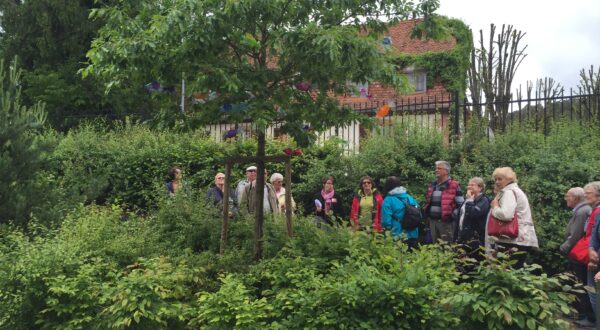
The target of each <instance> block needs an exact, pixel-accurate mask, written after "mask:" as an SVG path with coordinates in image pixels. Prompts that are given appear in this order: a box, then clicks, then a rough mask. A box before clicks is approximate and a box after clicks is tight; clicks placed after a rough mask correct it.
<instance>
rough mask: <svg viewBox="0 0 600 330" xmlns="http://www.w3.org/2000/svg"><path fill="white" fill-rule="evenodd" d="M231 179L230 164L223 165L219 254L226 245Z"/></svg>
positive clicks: (223, 251) (221, 253) (223, 250)
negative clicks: (223, 180)
mask: <svg viewBox="0 0 600 330" xmlns="http://www.w3.org/2000/svg"><path fill="white" fill-rule="evenodd" d="M230 178H231V162H229V161H228V162H227V163H226V164H225V186H224V189H223V223H222V224H221V244H220V245H219V254H220V255H223V253H225V245H226V244H227V229H228V228H227V227H228V224H229V183H230Z"/></svg>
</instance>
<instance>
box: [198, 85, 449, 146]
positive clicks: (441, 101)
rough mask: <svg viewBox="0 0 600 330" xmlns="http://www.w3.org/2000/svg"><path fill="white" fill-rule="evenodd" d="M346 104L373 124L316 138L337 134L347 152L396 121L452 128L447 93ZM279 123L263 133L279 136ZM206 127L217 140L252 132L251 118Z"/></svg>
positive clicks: (343, 128)
mask: <svg viewBox="0 0 600 330" xmlns="http://www.w3.org/2000/svg"><path fill="white" fill-rule="evenodd" d="M345 106H347V107H350V108H352V109H354V110H355V111H356V112H358V113H360V114H364V115H365V116H367V117H371V118H372V119H373V120H372V125H363V124H361V123H360V122H358V121H356V122H353V123H351V124H349V125H344V126H336V127H331V128H329V129H328V130H325V131H324V132H320V133H319V134H317V141H316V142H317V143H323V142H324V141H326V140H329V139H331V138H338V139H340V140H341V141H342V145H343V147H344V150H345V152H346V153H348V154H352V153H356V152H358V151H359V148H360V141H361V139H363V138H365V137H366V136H369V135H371V134H387V133H388V132H390V131H391V129H392V127H393V126H394V125H397V124H404V123H414V124H416V125H419V126H421V127H426V128H430V129H437V130H440V131H441V132H444V133H445V136H446V137H448V136H449V132H450V131H451V128H452V124H451V123H450V120H449V119H450V109H451V107H452V100H451V97H450V95H449V94H447V95H444V96H443V97H440V96H430V97H424V96H421V97H414V96H413V97H399V98H394V99H389V100H387V101H384V102H381V101H373V102H361V103H351V104H346V105H345ZM386 107H387V109H386ZM386 110H387V111H386ZM281 126H282V123H279V122H276V123H272V124H271V125H270V126H268V127H267V131H266V135H267V136H269V137H275V138H276V137H279V136H282V135H283V134H282V132H281ZM205 130H206V131H207V134H210V136H211V137H212V138H213V139H214V140H215V141H217V142H223V141H226V140H227V139H230V138H242V139H246V138H249V137H252V136H253V135H254V131H253V125H252V122H250V121H248V122H244V123H238V124H231V123H219V124H213V125H208V126H206V127H205Z"/></svg>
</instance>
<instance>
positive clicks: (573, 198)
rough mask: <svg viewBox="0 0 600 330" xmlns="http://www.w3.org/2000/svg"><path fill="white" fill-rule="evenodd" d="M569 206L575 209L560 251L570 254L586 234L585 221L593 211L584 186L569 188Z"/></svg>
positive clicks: (567, 199) (566, 196)
mask: <svg viewBox="0 0 600 330" xmlns="http://www.w3.org/2000/svg"><path fill="white" fill-rule="evenodd" d="M565 201H566V202H567V207H569V208H570V209H572V210H573V212H572V215H571V219H569V223H568V224H567V229H566V231H565V242H564V243H562V244H561V245H560V253H562V254H563V255H565V256H566V255H568V254H569V252H570V251H571V249H572V248H573V246H575V243H577V241H579V240H580V239H581V238H582V237H583V236H584V235H585V228H584V226H585V222H586V220H587V219H588V218H589V216H590V213H592V207H591V206H590V205H589V204H587V203H586V201H585V199H584V194H583V188H581V187H575V188H571V189H569V191H567V193H566V194H565Z"/></svg>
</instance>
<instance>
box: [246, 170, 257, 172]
mask: <svg viewBox="0 0 600 330" xmlns="http://www.w3.org/2000/svg"><path fill="white" fill-rule="evenodd" d="M246 172H256V170H247V171H246Z"/></svg>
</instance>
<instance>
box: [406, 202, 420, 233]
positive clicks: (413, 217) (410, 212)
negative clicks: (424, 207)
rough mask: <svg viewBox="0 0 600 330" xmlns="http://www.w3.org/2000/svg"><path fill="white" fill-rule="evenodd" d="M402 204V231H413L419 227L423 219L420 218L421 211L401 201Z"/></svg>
mask: <svg viewBox="0 0 600 330" xmlns="http://www.w3.org/2000/svg"><path fill="white" fill-rule="evenodd" d="M401 201H402V202H403V203H404V219H403V220H402V229H403V230H407V231H408V230H413V229H415V228H417V227H418V226H419V224H420V223H421V220H422V219H423V217H422V216H421V209H419V208H418V207H416V206H414V205H411V204H410V203H409V202H408V199H407V200H406V201H403V200H401Z"/></svg>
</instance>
